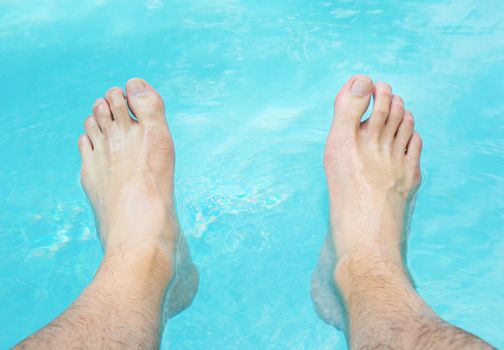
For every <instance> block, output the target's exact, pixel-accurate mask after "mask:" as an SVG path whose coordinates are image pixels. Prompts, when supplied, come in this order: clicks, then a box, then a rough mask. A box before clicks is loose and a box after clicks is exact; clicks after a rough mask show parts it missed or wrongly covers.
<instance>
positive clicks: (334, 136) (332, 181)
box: [312, 76, 422, 329]
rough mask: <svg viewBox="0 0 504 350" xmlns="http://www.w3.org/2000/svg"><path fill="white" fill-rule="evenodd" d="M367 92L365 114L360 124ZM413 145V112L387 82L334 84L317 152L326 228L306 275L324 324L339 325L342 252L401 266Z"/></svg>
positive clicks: (416, 153) (414, 167)
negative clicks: (329, 118)
mask: <svg viewBox="0 0 504 350" xmlns="http://www.w3.org/2000/svg"><path fill="white" fill-rule="evenodd" d="M371 95H373V98H374V105H373V111H372V114H371V117H370V118H369V119H368V120H366V121H364V122H362V121H361V119H362V117H363V115H364V113H365V112H366V110H367V109H368V106H369V102H370V99H371ZM421 149H422V140H421V139H420V136H419V135H418V134H417V133H416V132H415V131H414V123H413V116H412V115H411V113H410V112H409V111H407V110H405V109H404V104H403V101H402V99H401V98H400V97H399V96H397V95H393V94H392V88H391V87H390V86H389V85H388V84H386V83H376V84H375V85H373V82H372V81H371V79H369V78H368V77H365V76H355V77H353V78H352V79H350V80H349V81H348V82H347V83H346V84H345V85H344V86H343V87H342V89H341V91H340V92H339V93H338V95H337V97H336V100H335V103H334V119H333V123H332V126H331V130H330V132H329V136H328V139H327V143H326V148H325V156H324V166H325V172H326V179H327V185H328V190H329V200H330V215H329V220H330V230H329V233H328V236H327V238H326V242H325V245H324V247H323V248H322V253H321V257H320V260H319V265H318V267H317V269H316V270H315V273H314V275H313V279H312V298H313V300H314V303H315V305H316V308H317V312H318V313H319V315H320V317H321V318H322V319H323V320H325V321H326V322H327V323H329V324H331V325H334V326H336V327H338V328H340V329H343V328H344V326H345V324H344V314H343V310H344V308H343V307H342V304H341V299H340V297H339V292H340V291H339V289H338V271H339V270H340V269H341V266H343V265H344V264H345V261H346V260H347V259H348V258H349V257H351V256H355V255H358V256H360V257H363V258H366V257H369V259H373V260H376V261H382V260H383V261H392V262H394V263H397V264H398V265H401V264H402V263H403V259H404V254H405V249H404V248H405V243H406V233H407V232H406V231H407V229H408V223H409V218H410V217H411V215H410V212H411V211H412V206H413V203H414V199H415V193H416V191H417V189H418V187H419V185H420V180H421V176H420V153H421Z"/></svg>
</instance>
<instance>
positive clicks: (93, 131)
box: [84, 116, 103, 149]
mask: <svg viewBox="0 0 504 350" xmlns="http://www.w3.org/2000/svg"><path fill="white" fill-rule="evenodd" d="M84 128H85V129H86V134H87V136H88V137H89V139H90V140H91V143H92V144H93V149H96V148H98V147H100V146H101V144H102V142H103V134H102V132H101V130H100V126H99V125H98V122H97V121H96V119H95V117H94V116H90V117H88V118H87V119H86V121H85V122H84Z"/></svg>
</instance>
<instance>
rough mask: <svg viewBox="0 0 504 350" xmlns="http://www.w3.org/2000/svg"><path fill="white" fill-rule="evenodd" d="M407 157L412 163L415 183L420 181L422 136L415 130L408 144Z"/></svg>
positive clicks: (410, 163)
mask: <svg viewBox="0 0 504 350" xmlns="http://www.w3.org/2000/svg"><path fill="white" fill-rule="evenodd" d="M407 148H408V149H407V153H406V159H407V161H408V163H409V165H410V169H411V177H412V181H413V182H414V183H417V184H418V183H420V178H421V174H420V154H421V153H422V138H421V137H420V135H419V134H418V132H416V131H414V132H413V135H412V136H411V139H410V140H409V143H408V146H407Z"/></svg>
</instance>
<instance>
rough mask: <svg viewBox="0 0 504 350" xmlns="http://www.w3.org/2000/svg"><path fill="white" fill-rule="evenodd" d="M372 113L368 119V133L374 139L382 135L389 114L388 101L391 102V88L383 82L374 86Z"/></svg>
mask: <svg viewBox="0 0 504 350" xmlns="http://www.w3.org/2000/svg"><path fill="white" fill-rule="evenodd" d="M373 99H374V104H373V112H372V113H371V117H370V118H369V131H370V133H371V135H372V137H374V138H375V139H378V138H379V137H380V135H381V134H382V131H383V128H384V127H385V122H386V120H387V118H388V116H389V113H390V101H391V100H392V87H391V86H390V85H389V84H387V83H383V82H378V83H376V84H375V87H374V93H373Z"/></svg>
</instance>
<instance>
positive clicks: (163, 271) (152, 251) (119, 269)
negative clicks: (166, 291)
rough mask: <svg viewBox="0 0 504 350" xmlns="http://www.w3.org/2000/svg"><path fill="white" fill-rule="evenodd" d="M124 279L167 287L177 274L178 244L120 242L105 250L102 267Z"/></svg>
mask: <svg viewBox="0 0 504 350" xmlns="http://www.w3.org/2000/svg"><path fill="white" fill-rule="evenodd" d="M102 269H104V270H107V271H110V272H111V274H112V275H114V276H115V277H117V278H119V279H121V280H124V281H131V280H134V281H137V282H138V283H142V282H143V283H146V284H151V283H154V284H156V285H159V286H160V287H163V288H165V287H166V286H167V285H168V284H169V283H170V281H171V279H172V278H173V275H174V247H173V248H172V247H169V246H167V245H165V244H149V243H143V244H141V245H136V246H131V245H126V244H118V245H115V246H113V247H109V248H108V249H106V251H105V256H104V258H103V262H102V265H101V267H100V270H102Z"/></svg>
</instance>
